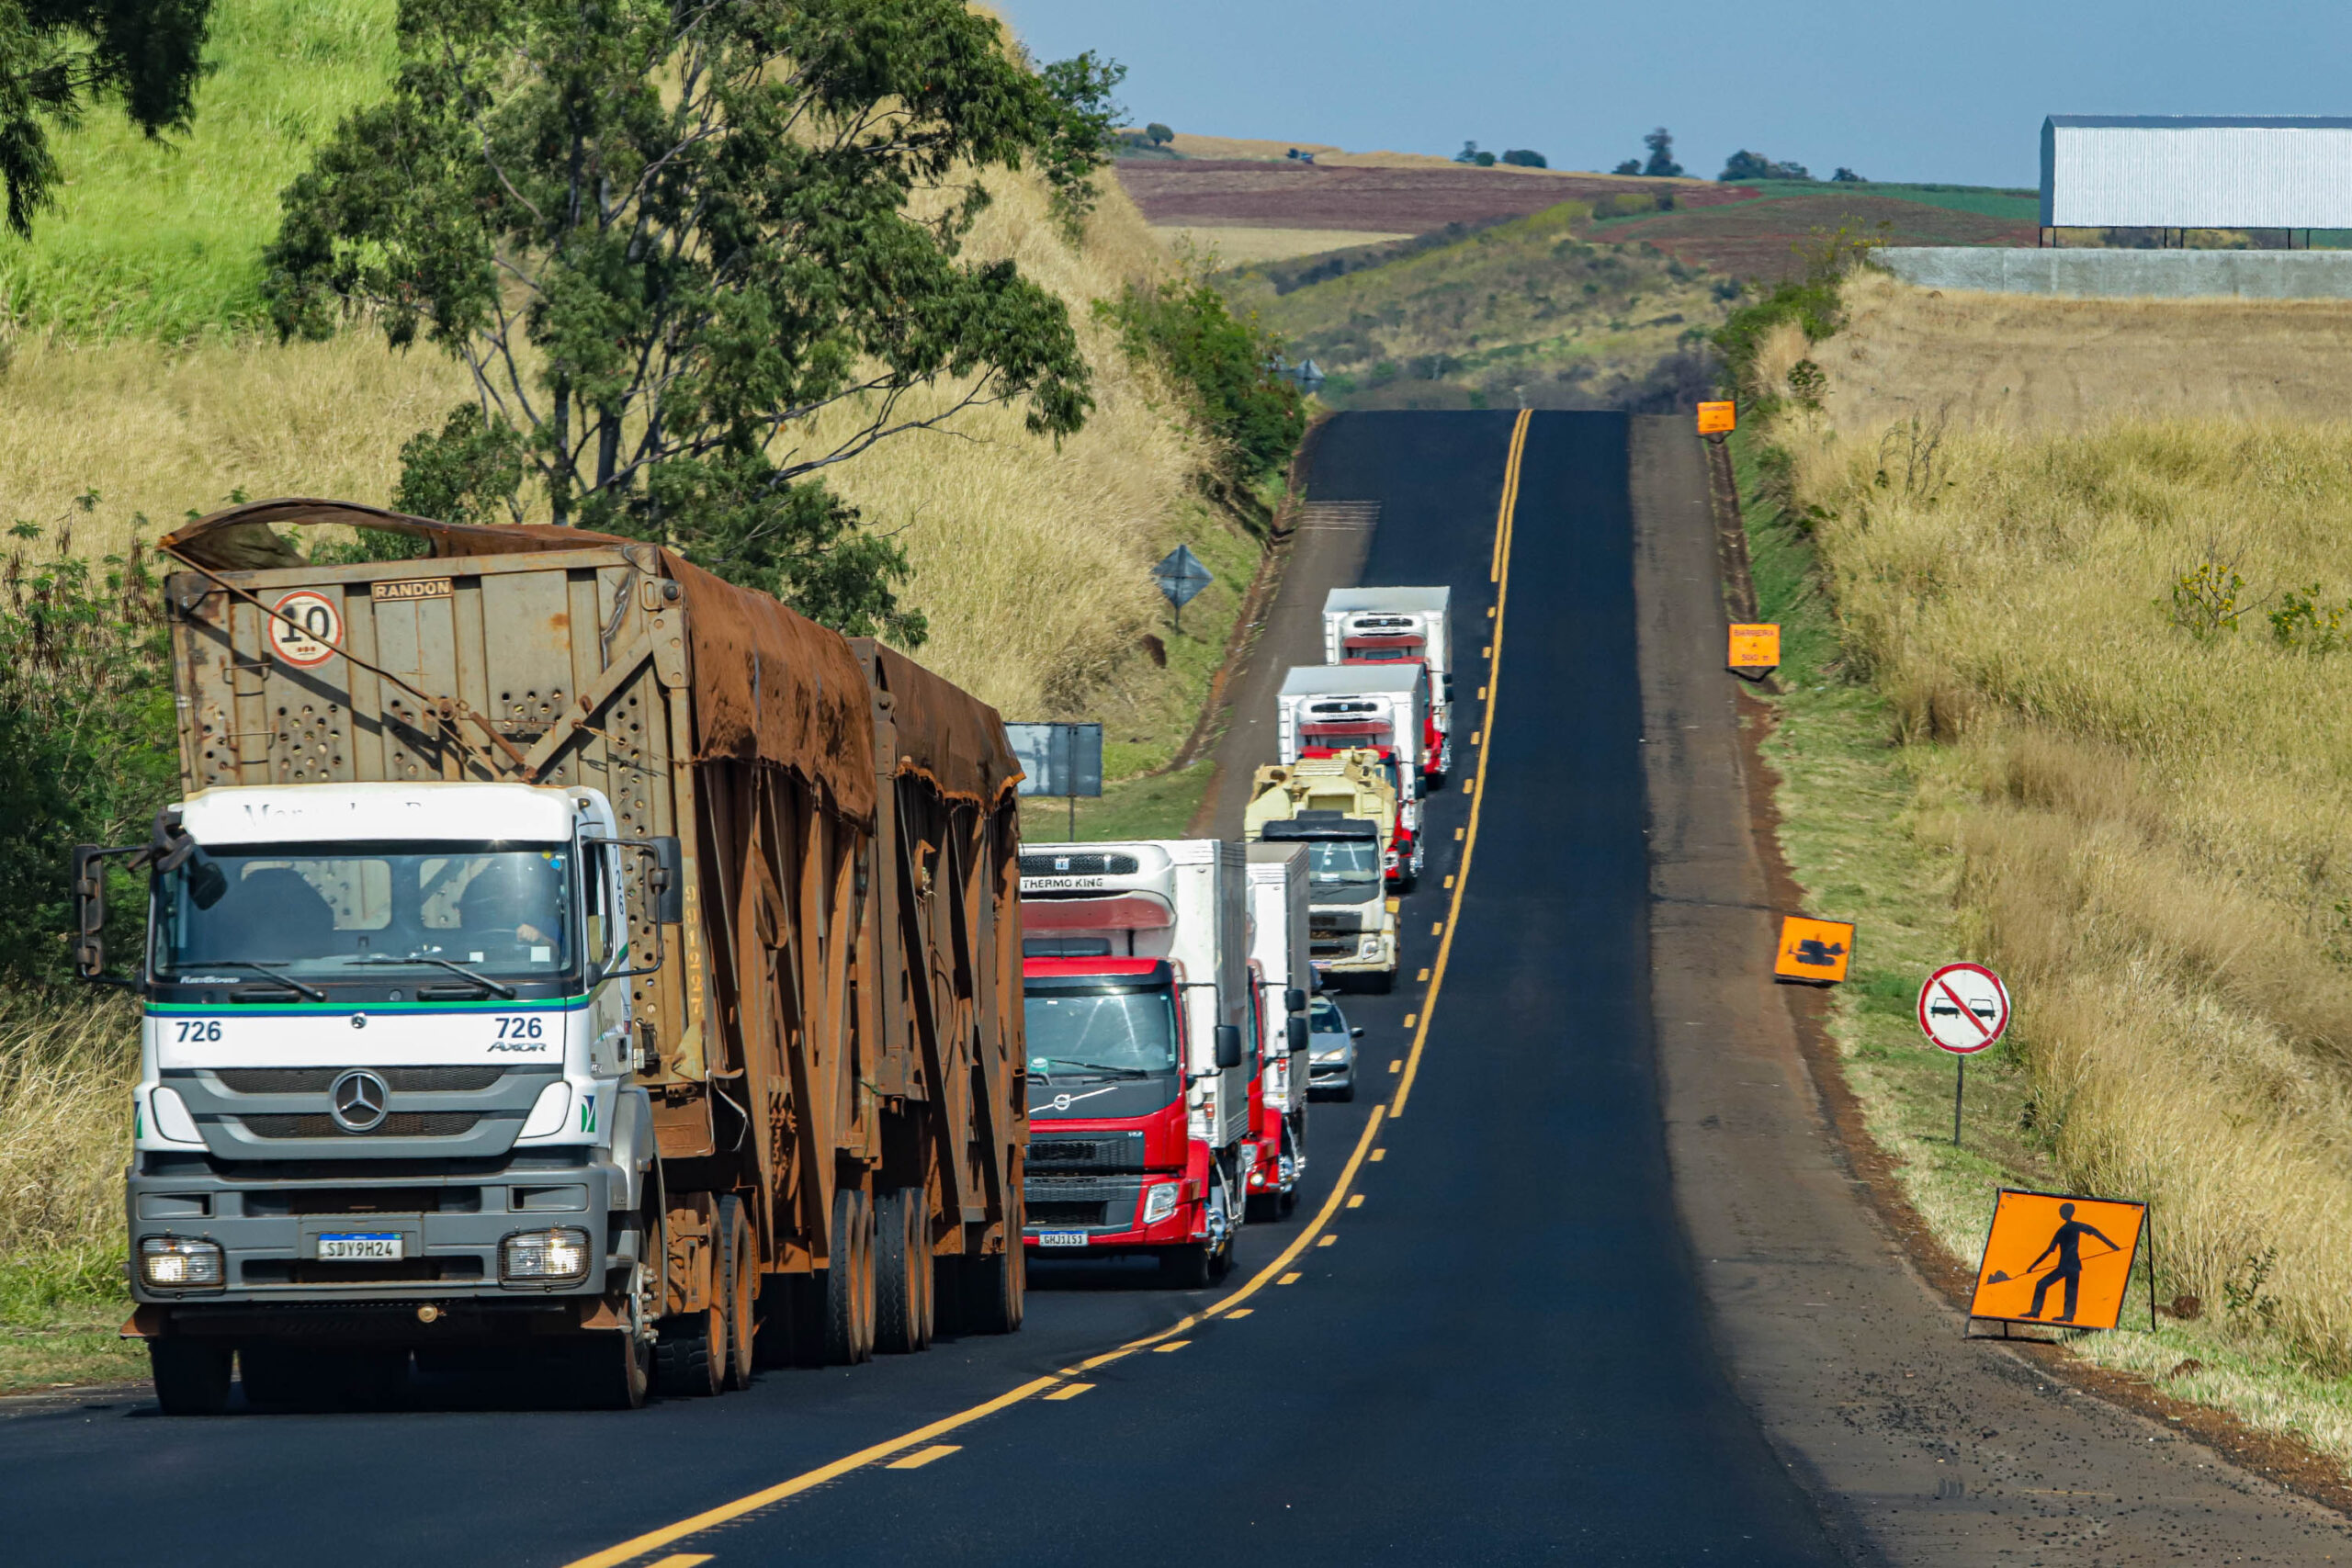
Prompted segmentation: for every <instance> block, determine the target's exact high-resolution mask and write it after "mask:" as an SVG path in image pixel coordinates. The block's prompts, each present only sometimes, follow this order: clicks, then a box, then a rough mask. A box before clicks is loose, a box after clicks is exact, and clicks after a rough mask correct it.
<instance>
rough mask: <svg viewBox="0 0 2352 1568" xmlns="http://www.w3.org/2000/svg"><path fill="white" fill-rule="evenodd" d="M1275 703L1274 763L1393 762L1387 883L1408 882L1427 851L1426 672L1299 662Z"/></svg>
mask: <svg viewBox="0 0 2352 1568" xmlns="http://www.w3.org/2000/svg"><path fill="white" fill-rule="evenodd" d="M1275 703H1276V708H1275V715H1274V739H1275V747H1276V752H1277V757H1278V760H1279V761H1283V762H1285V763H1289V762H1296V761H1301V760H1302V759H1306V758H1316V757H1329V756H1332V755H1334V754H1336V753H1338V752H1340V751H1347V750H1372V751H1374V753H1376V754H1377V755H1378V756H1379V758H1380V759H1381V761H1384V762H1385V763H1388V764H1390V765H1391V766H1393V768H1394V770H1395V776H1394V778H1393V780H1392V781H1391V782H1392V783H1393V784H1394V785H1395V787H1396V790H1397V824H1396V827H1395V829H1394V830H1393V832H1392V834H1391V842H1390V849H1391V851H1392V852H1393V854H1392V858H1391V862H1390V863H1389V865H1388V866H1387V872H1388V876H1389V880H1390V882H1391V885H1392V886H1397V887H1398V888H1399V889H1403V888H1407V887H1409V886H1411V885H1412V883H1413V881H1414V879H1415V878H1417V877H1418V876H1419V874H1420V872H1421V867H1422V865H1423V863H1424V862H1425V858H1426V855H1427V850H1426V848H1425V847H1424V846H1423V844H1422V843H1421V836H1420V823H1421V806H1420V802H1421V795H1422V792H1423V790H1424V789H1425V788H1426V787H1427V784H1428V774H1427V773H1426V772H1425V771H1424V769H1423V763H1424V761H1425V760H1426V759H1427V758H1428V757H1429V755H1430V748H1429V745H1428V714H1429V671H1427V670H1426V669H1424V668H1423V667H1422V666H1420V665H1419V664H1408V665H1401V666H1389V665H1379V664H1309V665H1296V666H1294V667H1293V668H1292V670H1291V671H1290V673H1289V674H1288V675H1286V676H1284V677H1283V685H1282V690H1281V692H1280V693H1279V694H1277V695H1276V697H1275Z"/></svg>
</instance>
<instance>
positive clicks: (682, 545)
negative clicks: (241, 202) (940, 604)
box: [266, 0, 1119, 642]
mask: <svg viewBox="0 0 2352 1568" xmlns="http://www.w3.org/2000/svg"><path fill="white" fill-rule="evenodd" d="M400 50H401V67H400V71H399V73H398V75H397V77H396V79H395V81H394V84H393V89H392V93H391V95H390V98H389V99H388V100H387V101H385V102H383V103H381V104H379V105H377V106H374V107H368V108H365V109H362V110H359V111H357V112H356V113H355V114H353V115H351V116H350V117H349V118H346V119H345V121H344V122H343V124H342V125H341V126H340V127H339V128H338V129H337V130H336V131H335V133H334V136H333V137H332V138H331V139H329V140H328V141H327V142H326V143H325V144H324V145H323V146H322V148H321V149H320V151H319V152H318V154H317V157H316V160H315V162H314V163H313V164H312V166H311V169H310V170H309V171H308V172H307V173H305V174H304V175H301V176H300V178H299V179H298V180H297V181H296V182H295V183H294V184H293V185H292V186H289V187H288V190H287V192H286V197H285V221H284V227H283V230H282V231H281V233H280V235H279V237H278V239H277V242H276V243H274V244H272V245H271V246H270V247H269V249H268V252H267V254H266V264H267V267H268V289H269V294H270V299H271V306H272V310H273V312H274V314H275V317H276V320H277V325H278V328H279V330H280V332H281V333H285V334H287V335H289V336H304V337H318V336H323V335H325V334H327V333H331V332H333V331H334V329H335V327H336V326H337V325H338V323H339V322H340V321H343V320H345V319H347V318H349V317H351V316H353V315H358V316H362V317H365V318H366V319H368V320H371V321H373V322H375V323H376V324H377V325H378V326H379V328H380V329H381V330H382V331H383V333H385V335H386V337H387V338H388V339H389V340H390V342H391V343H392V344H395V345H405V344H409V343H411V342H413V341H414V340H415V339H416V338H418V337H419V336H422V337H424V338H425V339H426V340H427V341H429V342H431V343H434V344H438V345H439V346H441V347H442V348H444V349H446V350H447V352H448V353H450V354H451V355H454V356H456V357H457V358H458V359H460V360H461V361H463V362H464V364H465V365H466V366H467V367H468V368H469V369H470V370H471V372H472V374H473V381H474V389H475V393H476V396H475V399H474V400H473V401H472V403H470V404H469V405H467V407H468V409H469V412H467V413H466V414H464V415H462V416H459V415H454V414H453V415H452V416H451V418H450V419H449V421H448V422H447V423H446V424H445V425H444V426H443V428H442V429H441V430H440V431H439V432H437V433H426V434H420V435H419V436H418V437H417V438H416V439H415V440H413V441H412V442H410V443H409V445H408V447H407V448H406V450H405V451H404V453H403V458H404V468H403V478H402V481H401V495H402V497H403V498H405V499H406V500H408V501H410V502H414V503H416V504H419V505H426V504H430V505H431V506H434V507H436V508H440V509H443V510H447V511H452V512H457V513H461V514H466V515H481V514H495V513H498V512H500V511H501V510H502V509H503V511H504V512H506V513H508V514H511V515H521V514H523V513H524V510H525V503H524V501H523V494H522V491H523V489H524V488H525V487H526V486H530V487H534V488H536V490H537V492H538V495H539V497H540V498H542V499H543V500H544V503H545V506H546V509H547V514H548V515H549V516H550V517H552V519H553V520H554V521H555V522H557V523H559V524H576V525H582V526H589V527H596V528H602V529H609V530H612V531H615V532H618V533H623V534H628V535H632V536H637V537H640V538H647V539H653V540H658V541H661V542H662V543H664V544H667V545H670V546H672V547H675V548H677V549H679V550H681V551H683V552H684V554H685V555H687V556H688V557H689V558H693V559H695V560H696V561H698V562H700V563H702V564H703V565H705V566H707V567H709V568H711V569H712V570H717V571H718V572H719V573H721V574H722V575H724V576H727V577H729V578H730V579H732V580H734V581H739V582H742V583H745V584H748V585H751V586H753V587H756V588H760V589H763V590H764V591H766V592H774V593H775V594H777V595H778V596H780V597H782V598H784V599H786V601H787V602H789V603H791V604H795V605H796V606H797V607H798V608H800V609H801V610H803V611H804V612H805V613H808V614H809V615H815V616H817V617H818V618H820V619H823V620H826V621H828V622H830V623H831V624H833V625H835V626H841V627H842V628H843V629H846V630H852V631H857V632H865V631H880V632H883V633H885V634H887V635H890V636H893V637H899V638H900V639H901V640H904V641H907V642H912V641H914V640H917V639H918V638H919V637H921V635H922V617H921V616H920V615H915V614H913V613H911V612H910V611H908V610H907V609H905V608H904V607H902V606H901V605H900V604H899V602H898V598H897V592H896V584H897V583H899V581H903V579H904V577H905V575H906V571H907V566H906V561H905V558H904V557H903V555H902V554H901V553H900V552H899V549H898V548H897V547H895V546H894V545H892V544H891V543H890V542H889V541H888V539H886V538H880V537H876V536H873V535H871V534H866V533H863V532H860V531H859V530H858V529H857V528H856V526H855V524H856V521H857V514H856V513H855V512H854V510H853V509H852V508H850V507H849V506H847V505H846V504H844V503H842V502H841V501H839V500H838V499H837V498H835V497H834V496H833V495H831V493H830V492H829V491H827V490H826V489H825V487H824V485H823V482H822V479H821V475H822V471H823V470H824V469H825V468H830V467H831V466H832V465H834V464H837V463H842V462H845V461H848V460H849V459H851V458H853V457H856V456H857V455H858V454H859V453H862V452H864V451H865V450H867V449H868V448H870V447H871V446H874V445H875V444H876V442H880V441H885V440H888V439H890V438H892V437H894V436H898V435H900V434H905V433H907V432H910V431H915V430H923V429H932V428H936V427H939V426H941V425H943V424H945V423H947V422H949V421H950V420H952V419H954V418H955V416H956V415H957V414H958V413H960V412H964V411H965V410H967V409H970V408H973V407H975V406H978V405H982V404H992V403H1007V402H1013V403H1019V404H1021V405H1023V406H1025V408H1026V410H1027V416H1028V424H1029V427H1030V428H1031V429H1032V430H1034V431H1036V432H1038V433H1039V434H1049V435H1054V436H1057V437H1058V436H1060V435H1063V434H1069V432H1072V431H1075V430H1077V429H1078V428H1079V427H1080V424H1081V423H1083V421H1084V419H1085V417H1086V414H1087V412H1088V410H1089V409H1090V408H1091V406H1092V404H1091V396H1090V393H1089V377H1088V372H1087V367H1086V364H1085V361H1084V359H1083V357H1082V356H1081V355H1080V351H1079V347H1078V341H1077V336H1076V334H1075V333H1074V332H1073V330H1072V328H1071V325H1070V322H1069V314H1068V312H1067V311H1066V310H1064V308H1063V306H1062V304H1061V302H1060V300H1059V299H1057V298H1056V297H1055V296H1054V295H1053V294H1051V293H1050V292H1048V291H1047V290H1046V289H1045V288H1041V287H1039V286H1038V285H1037V284H1035V282H1033V281H1031V280H1030V279H1028V278H1026V277H1023V276H1022V275H1021V274H1020V273H1019V271H1018V270H1017V269H1016V268H1015V267H1014V265H1012V263H1011V262H1009V261H1005V262H990V263H979V262H974V261H971V260H968V259H967V258H965V257H964V256H963V255H962V254H961V246H962V242H963V241H964V239H965V238H966V237H967V235H968V233H969V231H970V230H971V226H972V224H973V222H974V221H975V220H977V219H978V216H979V214H980V212H981V210H982V209H984V208H985V207H986V206H987V205H988V201H989V195H988V192H987V189H986V187H985V185H984V184H983V183H982V176H983V175H986V174H987V173H988V172H989V171H991V170H999V169H1013V168H1019V167H1022V166H1023V165H1024V164H1027V165H1029V166H1032V167H1035V168H1037V169H1039V170H1041V171H1042V172H1043V174H1044V175H1045V176H1046V178H1047V179H1048V180H1050V181H1051V182H1052V183H1053V185H1054V186H1055V188H1056V190H1057V192H1058V193H1060V195H1061V197H1062V198H1063V200H1064V201H1065V202H1066V203H1067V207H1066V214H1074V215H1075V218H1076V220H1079V221H1082V220H1083V213H1084V208H1085V205H1086V203H1087V201H1088V200H1089V199H1090V198H1091V181H1092V178H1093V176H1094V175H1095V173H1096V171H1097V170H1098V169H1099V168H1100V167H1101V165H1102V164H1103V160H1104V158H1105V156H1106V151H1107V145H1108V140H1109V126H1110V118H1109V117H1110V116H1111V114H1112V113H1113V106H1112V105H1111V104H1110V101H1109V93H1110V90H1111V88H1112V87H1113V86H1114V85H1116V83H1117V81H1118V76H1119V71H1118V68H1117V67H1116V66H1114V65H1111V64H1109V63H1107V62H1101V61H1097V60H1095V59H1094V58H1093V57H1092V56H1091V55H1085V56H1080V57H1079V59H1077V60H1075V61H1065V62H1059V63H1058V64H1056V65H1051V66H1047V67H1046V68H1045V69H1044V70H1043V71H1041V72H1032V71H1030V70H1028V69H1026V68H1024V67H1023V65H1022V64H1020V63H1018V62H1016V61H1015V60H1014V58H1013V57H1012V54H1011V53H1010V52H1009V51H1008V50H1007V47H1006V43H1005V40H1004V39H1003V38H1002V37H1001V33H1000V30H999V28H998V25H997V24H996V23H995V22H994V21H993V20H990V19H989V18H988V17H984V16H981V15H978V14H977V13H976V12H974V11H972V10H969V9H967V7H966V6H964V5H963V4H961V0H731V3H730V4H728V5H724V6H712V5H675V4H673V3H671V0H601V3H600V4H597V5H594V6H585V5H581V4H579V3H578V0H405V3H404V4H403V6H401V19H400ZM933 389H947V395H944V396H938V395H933ZM820 415H824V416H827V417H826V419H825V422H824V424H823V426H822V429H823V431H824V434H823V435H822V436H821V437H820V436H819V435H817V434H815V432H816V430H817V428H818V427H817V426H816V425H815V423H813V422H814V421H815V420H816V418H817V416H820ZM509 476H512V477H513V482H510V478H509Z"/></svg>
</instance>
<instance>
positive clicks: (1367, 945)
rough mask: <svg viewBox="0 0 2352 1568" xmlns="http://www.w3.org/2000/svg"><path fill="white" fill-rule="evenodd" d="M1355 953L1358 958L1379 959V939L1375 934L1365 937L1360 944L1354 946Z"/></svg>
mask: <svg viewBox="0 0 2352 1568" xmlns="http://www.w3.org/2000/svg"><path fill="white" fill-rule="evenodd" d="M1356 953H1357V956H1359V957H1363V958H1377V957H1379V956H1380V938H1379V937H1378V936H1377V935H1376V934H1375V935H1373V936H1368V937H1365V938H1364V939H1363V941H1362V942H1358V943H1357V944H1356Z"/></svg>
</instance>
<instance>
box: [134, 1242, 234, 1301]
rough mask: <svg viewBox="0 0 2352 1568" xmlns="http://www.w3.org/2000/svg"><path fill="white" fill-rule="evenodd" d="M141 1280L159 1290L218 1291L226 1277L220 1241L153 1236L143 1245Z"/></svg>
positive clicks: (140, 1257)
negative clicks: (221, 1257)
mask: <svg viewBox="0 0 2352 1568" xmlns="http://www.w3.org/2000/svg"><path fill="white" fill-rule="evenodd" d="M139 1277H140V1278H141V1279H142V1280H145V1281H146V1282H147V1283H148V1284H149V1285H150V1286H151V1287H153V1289H155V1290H158V1291H204V1290H217V1289H219V1288H220V1282H221V1280H222V1279H223V1278H224V1277H225V1275H224V1272H223V1270H222V1268H221V1262H220V1243H218V1242H211V1241H198V1240H197V1239H196V1238H194V1237H192V1236H184V1235H151V1236H149V1237H147V1238H146V1239H145V1240H143V1241H141V1243H140V1244H139Z"/></svg>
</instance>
